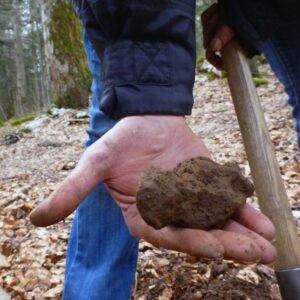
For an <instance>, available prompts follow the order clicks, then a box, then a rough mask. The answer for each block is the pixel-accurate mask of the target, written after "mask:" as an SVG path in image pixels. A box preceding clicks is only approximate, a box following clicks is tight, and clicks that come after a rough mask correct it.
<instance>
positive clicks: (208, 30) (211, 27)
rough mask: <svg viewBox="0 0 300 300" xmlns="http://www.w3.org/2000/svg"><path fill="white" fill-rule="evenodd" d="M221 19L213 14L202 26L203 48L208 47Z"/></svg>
mask: <svg viewBox="0 0 300 300" xmlns="http://www.w3.org/2000/svg"><path fill="white" fill-rule="evenodd" d="M220 24H221V21H220V17H219V16H218V15H213V16H211V18H210V19H209V20H208V21H207V24H206V25H205V27H203V47H204V49H208V48H209V46H210V43H211V41H212V40H213V38H214V37H215V34H216V33H217V30H218V28H219V27H220Z"/></svg>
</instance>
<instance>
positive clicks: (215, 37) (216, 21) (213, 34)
mask: <svg viewBox="0 0 300 300" xmlns="http://www.w3.org/2000/svg"><path fill="white" fill-rule="evenodd" d="M201 22H202V26H203V46H204V49H205V50H206V53H205V55H206V59H207V60H208V61H209V62H210V63H211V64H212V65H213V66H215V67H216V68H217V69H219V70H222V69H223V64H222V59H221V57H220V56H218V55H217V54H216V52H218V51H220V50H222V49H223V48H224V47H225V46H226V45H227V44H228V43H229V42H230V41H231V40H232V39H233V38H234V36H235V33H234V32H233V31H232V30H231V29H230V27H229V26H227V25H226V24H224V21H223V20H222V19H221V17H220V13H219V7H218V5H217V4H213V5H212V6H210V7H209V8H208V9H207V10H206V11H205V12H204V13H203V14H202V16H201Z"/></svg>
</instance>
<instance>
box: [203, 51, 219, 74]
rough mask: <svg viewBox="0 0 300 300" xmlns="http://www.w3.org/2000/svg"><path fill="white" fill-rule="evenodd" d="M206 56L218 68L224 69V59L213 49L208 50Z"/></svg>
mask: <svg viewBox="0 0 300 300" xmlns="http://www.w3.org/2000/svg"><path fill="white" fill-rule="evenodd" d="M205 57H206V59H207V61H208V62H209V63H211V64H212V65H213V66H214V67H216V68H217V69H218V70H223V69H224V67H223V62H222V59H221V58H220V57H219V56H218V55H217V54H216V53H215V52H213V51H210V50H208V51H206V53H205Z"/></svg>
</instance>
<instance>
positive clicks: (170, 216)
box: [137, 157, 254, 229]
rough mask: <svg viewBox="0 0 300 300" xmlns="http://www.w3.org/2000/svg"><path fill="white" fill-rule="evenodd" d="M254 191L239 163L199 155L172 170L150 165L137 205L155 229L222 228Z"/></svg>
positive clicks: (144, 176)
mask: <svg viewBox="0 0 300 300" xmlns="http://www.w3.org/2000/svg"><path fill="white" fill-rule="evenodd" d="M253 192H254V187H253V185H252V183H251V182H250V181H249V180H248V179H246V178H245V177H243V176H242V175H241V173H240V170H239V168H238V166H236V165H233V164H232V163H227V164H224V165H219V164H217V163H215V162H213V161H212V160H210V159H207V158H203V157H198V158H192V159H189V160H186V161H184V162H182V163H180V164H179V165H178V166H177V167H176V168H175V169H173V170H172V171H166V170H162V169H158V168H149V169H147V170H146V171H145V172H144V174H143V176H142V178H141V181H140V185H139V189H138V193H137V208H138V210H139V212H140V214H141V215H142V217H143V219H144V220H145V221H146V223H147V224H149V225H151V226H152V227H154V228H155V229H160V228H163V227H165V226H167V225H174V226H179V227H186V228H198V229H211V228H222V227H223V226H224V224H225V222H226V221H227V220H228V219H229V218H230V217H231V216H232V215H233V214H234V213H235V212H236V210H237V209H239V208H240V207H242V206H243V205H244V204H245V202H246V198H247V197H250V196H252V194H253Z"/></svg>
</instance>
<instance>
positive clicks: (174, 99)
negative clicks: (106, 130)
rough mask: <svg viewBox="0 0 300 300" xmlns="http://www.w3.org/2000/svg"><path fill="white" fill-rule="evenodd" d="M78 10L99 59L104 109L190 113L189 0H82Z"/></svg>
mask: <svg viewBox="0 0 300 300" xmlns="http://www.w3.org/2000/svg"><path fill="white" fill-rule="evenodd" d="M75 2H76V1H75ZM79 12H80V17H81V19H82V21H83V25H84V27H85V30H86V32H87V33H88V35H89V37H90V39H91V41H92V43H93V45H94V47H95V49H96V50H97V53H98V55H99V56H100V58H101V60H102V64H103V74H102V80H103V86H104V91H103V94H102V99H101V109H102V110H103V111H104V112H105V113H106V114H107V115H109V116H110V117H113V118H116V119H119V118H122V117H125V116H130V115H144V114H155V115H187V114H190V112H191V109H192V105H193V84H194V77H195V52H196V51H195V1H194V0H186V1H179V0H171V1H170V0H161V1H148V0H147V1H146V0H139V1H133V2H131V4H127V3H126V2H122V1H85V6H84V7H81V9H79Z"/></svg>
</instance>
